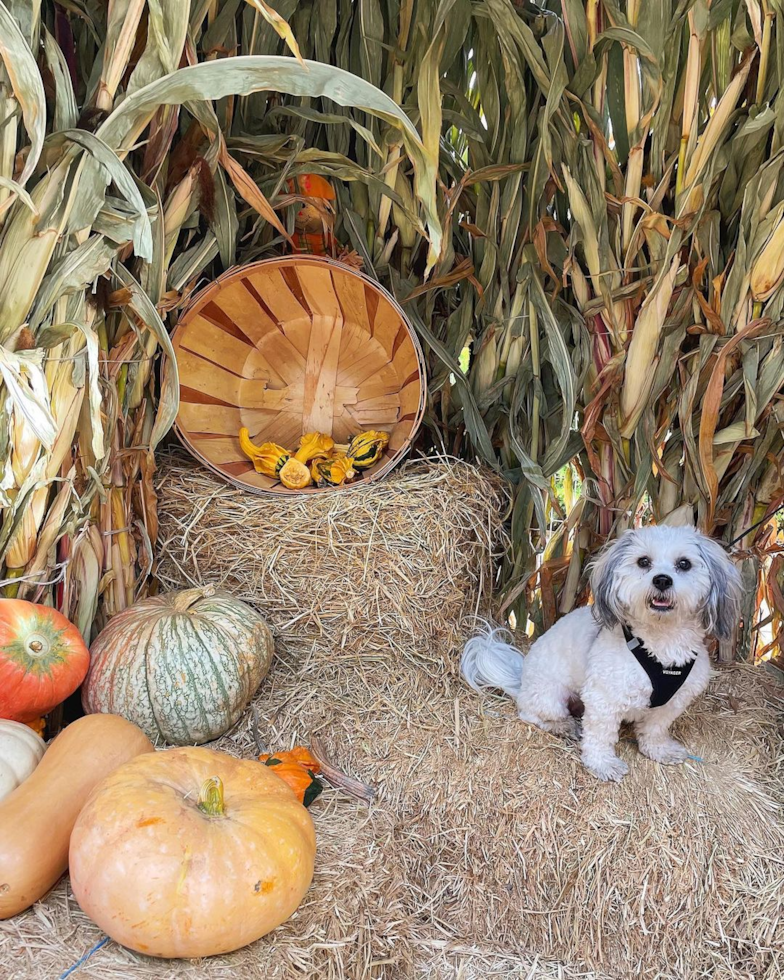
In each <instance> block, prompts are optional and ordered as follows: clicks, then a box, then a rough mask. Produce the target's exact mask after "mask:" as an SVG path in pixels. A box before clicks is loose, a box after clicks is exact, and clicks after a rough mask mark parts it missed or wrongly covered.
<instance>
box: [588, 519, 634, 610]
mask: <svg viewBox="0 0 784 980" xmlns="http://www.w3.org/2000/svg"><path fill="white" fill-rule="evenodd" d="M633 535H634V531H632V530H629V531H626V532H624V534H622V535H621V536H620V538H618V540H617V541H612V542H611V543H610V544H608V545H607V547H606V548H604V550H603V551H602V552H601V553H600V554H599V556H598V558H597V559H596V561H594V563H593V566H592V568H591V592H592V593H593V607H592V610H593V618H594V619H595V620H596V622H597V623H598V624H599V625H600V626H604V627H605V629H612V628H613V626H615V625H616V623H617V622H618V621H619V620H620V619H622V618H623V610H622V609H621V607H620V604H619V602H618V589H617V583H616V580H615V575H616V572H617V571H618V564H619V560H620V559H621V557H622V556H623V553H624V552H626V551H628V549H629V547H630V546H631V544H632V541H633Z"/></svg>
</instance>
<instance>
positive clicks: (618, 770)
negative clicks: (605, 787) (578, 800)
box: [583, 755, 629, 783]
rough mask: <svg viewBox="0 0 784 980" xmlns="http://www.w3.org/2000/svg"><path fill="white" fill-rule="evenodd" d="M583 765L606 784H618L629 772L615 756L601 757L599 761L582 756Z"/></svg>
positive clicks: (623, 763) (621, 760) (625, 765)
mask: <svg viewBox="0 0 784 980" xmlns="http://www.w3.org/2000/svg"><path fill="white" fill-rule="evenodd" d="M583 765H584V766H585V768H586V769H588V770H590V772H592V773H593V774H594V776H597V777H598V778H599V779H601V780H603V781H604V782H606V783H608V782H613V783H619V782H620V781H621V780H622V779H623V777H624V776H625V775H626V773H627V772H628V771H629V766H628V765H627V764H626V763H625V762H624V761H623V759H619V758H618V756H616V755H609V756H603V757H602V758H599V759H597V758H596V757H595V756H594V757H591V758H585V756H583Z"/></svg>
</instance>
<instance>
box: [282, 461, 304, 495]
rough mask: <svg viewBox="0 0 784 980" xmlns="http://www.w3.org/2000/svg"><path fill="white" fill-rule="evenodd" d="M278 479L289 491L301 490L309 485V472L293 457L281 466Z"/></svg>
mask: <svg viewBox="0 0 784 980" xmlns="http://www.w3.org/2000/svg"><path fill="white" fill-rule="evenodd" d="M278 477H279V478H280V482H281V483H282V484H283V486H284V487H288V489H289V490H303V489H304V488H305V487H309V486H310V483H311V479H310V470H309V469H308V468H307V466H305V464H304V463H301V462H300V461H299V460H298V459H295V458H294V457H293V456H291V457H290V458H289V459H288V460H286V462H285V463H284V464H283V466H282V467H281V470H280V473H278Z"/></svg>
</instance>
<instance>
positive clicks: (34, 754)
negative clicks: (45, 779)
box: [0, 719, 46, 800]
mask: <svg viewBox="0 0 784 980" xmlns="http://www.w3.org/2000/svg"><path fill="white" fill-rule="evenodd" d="M45 751H46V743H45V742H44V740H43V739H42V738H41V737H40V736H39V735H36V733H35V732H34V731H33V730H32V728H28V726H27V725H23V724H22V723H21V722H18V721H8V720H7V719H0V800H3V799H5V797H6V796H8V795H9V793H12V792H13V791H14V790H15V789H16V787H17V786H19V785H20V784H21V783H23V782H24V781H25V779H27V777H28V776H30V775H31V774H32V772H33V770H34V769H35V767H36V766H37V765H38V763H39V762H40V761H41V758H42V756H43V754H44V752H45Z"/></svg>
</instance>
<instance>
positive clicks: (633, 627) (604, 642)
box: [461, 526, 740, 780]
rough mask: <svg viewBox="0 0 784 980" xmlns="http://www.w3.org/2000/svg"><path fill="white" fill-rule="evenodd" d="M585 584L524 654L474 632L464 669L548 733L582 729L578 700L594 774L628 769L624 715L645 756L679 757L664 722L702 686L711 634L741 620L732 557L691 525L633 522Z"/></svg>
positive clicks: (497, 636)
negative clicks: (576, 604) (574, 604)
mask: <svg viewBox="0 0 784 980" xmlns="http://www.w3.org/2000/svg"><path fill="white" fill-rule="evenodd" d="M591 589H592V592H593V600H594V603H593V606H589V607H586V608H584V609H577V610H575V611H574V612H572V613H569V614H568V615H567V616H564V618H563V619H561V620H559V622H557V623H556V624H555V625H554V626H553V627H552V628H551V629H549V630H548V631H547V632H546V633H545V634H544V635H543V636H541V637H540V638H539V639H538V640H537V641H536V642H535V643H534V644H533V645H532V646H531V649H530V651H529V652H528V654H527V656H525V658H524V657H523V656H522V654H521V653H520V652H519V651H518V650H516V649H515V647H513V646H512V645H511V644H510V643H509V642H507V639H510V638H511V637H509V634H508V633H507V631H506V630H503V629H501V630H499V629H495V630H490V631H489V632H488V633H486V634H484V635H481V636H477V637H474V638H473V639H471V640H469V642H468V643H467V644H466V647H465V650H464V652H463V658H462V662H461V667H462V671H463V676H464V677H465V679H466V680H467V681H468V683H469V684H470V685H471V687H473V688H474V689H475V690H477V691H481V690H482V689H483V688H487V687H494V688H500V689H501V690H502V691H505V692H506V693H507V694H509V695H510V696H511V697H513V698H514V699H515V700H516V702H517V708H518V711H519V714H520V718H521V719H522V720H523V721H527V722H531V723H532V724H534V725H538V726H539V728H542V729H544V730H545V731H548V732H557V733H560V734H567V735H577V734H578V732H579V723H578V721H577V720H576V719H575V718H574V717H572V714H571V710H570V709H573V708H574V705H575V703H579V702H580V701H581V702H582V704H583V705H584V715H583V719H582V739H581V747H582V759H583V763H584V764H585V766H586V767H587V768H588V769H590V771H591V772H592V773H594V774H595V775H596V776H598V777H599V779H604V780H620V779H622V778H623V777H624V776H625V775H626V773H627V772H628V771H629V767H628V766H627V764H626V763H625V762H623V761H622V760H621V759H619V758H618V756H617V755H616V754H615V745H616V743H617V742H618V735H619V728H620V725H621V722H622V721H631V722H633V723H634V726H635V731H636V734H637V744H638V745H639V748H640V751H641V752H642V753H643V755H646V756H647V757H648V758H649V759H653V760H654V761H655V762H663V763H677V762H684V761H685V760H686V759H687V758H689V753H688V751H687V749H686V748H685V747H684V746H683V745H681V744H680V743H679V742H676V741H675V739H673V738H671V737H670V734H669V729H670V725H672V723H673V722H674V721H675V719H676V718H677V717H678V716H679V715H680V714H681V713H682V712H683V711H684V710H685V709H686V707H687V706H688V705H689V704H690V703H691V702H692V701H693V700H694V698H696V697H697V695H699V694H701V693H702V692H703V691H704V690H705V688H706V686H707V684H708V679H709V678H710V674H711V666H710V659H709V656H708V648H707V645H706V641H707V639H708V637H709V636H710V635H714V636H717V637H720V638H722V639H723V638H727V637H729V636H730V634H731V632H732V630H733V628H734V626H735V624H736V622H737V619H738V615H739V604H740V576H739V575H738V572H737V570H736V568H735V566H734V565H733V564H732V562H731V561H730V560H729V558H728V557H727V554H726V553H725V551H724V549H723V548H722V547H721V546H720V545H719V544H717V543H716V542H715V541H712V540H711V539H710V538H707V537H705V536H704V535H702V534H700V533H699V532H698V531H695V530H694V529H692V528H684V527H667V526H657V527H646V528H638V529H634V530H630V531H626V532H625V534H623V535H622V536H621V537H620V538H618V540H617V541H615V542H613V543H612V544H611V545H609V547H607V548H606V549H605V550H604V552H603V553H602V554H601V555H600V556H599V558H598V559H597V561H596V563H595V564H594V566H593V569H592V575H591Z"/></svg>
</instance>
